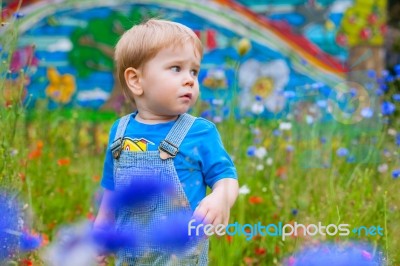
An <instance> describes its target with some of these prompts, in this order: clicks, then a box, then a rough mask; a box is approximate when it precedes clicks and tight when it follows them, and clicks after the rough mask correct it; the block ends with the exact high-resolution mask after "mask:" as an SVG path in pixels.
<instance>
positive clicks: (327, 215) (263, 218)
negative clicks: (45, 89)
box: [1, 108, 400, 265]
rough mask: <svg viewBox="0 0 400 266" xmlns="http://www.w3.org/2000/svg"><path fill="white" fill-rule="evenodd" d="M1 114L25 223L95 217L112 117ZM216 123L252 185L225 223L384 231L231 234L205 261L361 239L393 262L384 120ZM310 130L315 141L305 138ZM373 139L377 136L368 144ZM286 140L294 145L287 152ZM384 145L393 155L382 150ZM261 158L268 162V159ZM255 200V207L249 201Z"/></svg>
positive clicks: (269, 255)
mask: <svg viewBox="0 0 400 266" xmlns="http://www.w3.org/2000/svg"><path fill="white" fill-rule="evenodd" d="M1 112H2V113H1V116H2V121H17V122H16V123H15V125H16V126H15V130H12V129H9V130H10V131H6V133H7V134H6V135H3V138H2V141H3V142H2V143H3V146H2V147H3V153H2V154H1V156H3V171H2V176H1V183H2V185H3V186H5V185H6V186H8V187H14V188H16V189H18V190H19V191H20V194H21V197H22V198H23V199H24V202H26V203H27V204H28V205H29V207H31V208H32V218H31V220H30V223H31V224H32V227H33V228H34V229H35V230H37V231H38V232H40V233H43V234H46V235H48V237H49V238H50V240H51V239H53V237H54V236H55V233H56V232H57V229H58V228H59V227H60V226H62V225H66V224H71V223H73V222H77V221H81V220H82V219H87V217H88V216H91V215H92V214H94V213H95V204H94V194H95V192H96V191H97V190H98V189H99V181H98V180H99V177H100V176H101V174H102V163H103V159H104V152H105V147H106V143H107V137H108V130H109V128H110V126H111V124H112V123H113V121H114V119H115V118H116V116H115V115H110V114H104V115H103V114H102V113H99V112H96V113H95V114H93V112H91V111H87V110H74V111H65V110H61V109H60V110H52V111H47V110H44V109H43V110H39V111H34V112H35V114H30V112H31V111H29V110H27V111H20V115H19V118H18V119H16V116H15V110H13V109H12V108H5V109H1ZM93 116H95V119H94V120H93ZM5 123H6V122H5ZM300 126H301V127H300ZM218 127H219V129H220V133H221V136H222V138H223V140H224V143H225V145H226V148H227V149H228V151H229V152H230V154H231V155H232V157H233V158H234V161H235V164H236V167H237V170H238V174H239V178H240V185H241V186H244V185H246V186H247V187H248V188H249V189H250V193H249V194H246V195H240V196H239V198H238V200H237V202H236V204H235V206H234V208H233V209H232V215H231V222H232V223H234V222H238V223H240V224H246V223H248V224H256V223H258V222H261V223H262V224H264V225H267V224H270V223H273V224H277V223H278V222H282V223H283V224H285V223H290V222H297V223H302V224H305V225H307V224H311V223H312V224H318V222H321V223H322V224H324V225H328V224H331V223H332V224H340V223H345V224H350V225H351V226H350V228H353V227H355V226H357V227H358V226H362V225H363V226H367V227H370V226H378V225H379V226H381V227H383V228H384V236H383V237H380V236H360V237H359V236H356V235H354V234H350V236H348V237H344V236H335V237H331V236H326V237H321V236H314V237H302V236H299V237H289V238H287V239H286V240H285V241H282V239H281V238H280V237H277V236H275V237H274V236H265V237H254V238H253V239H251V240H250V241H247V240H246V238H245V236H234V237H233V238H232V239H231V240H230V241H228V239H227V238H226V237H221V238H217V237H212V239H211V249H210V250H211V251H210V261H211V263H210V265H246V264H249V265H275V264H276V265H279V264H280V263H281V262H282V260H283V258H286V257H288V256H290V255H292V254H293V253H294V252H295V251H297V250H299V249H300V248H301V247H302V246H304V245H306V244H310V243H316V242H321V241H326V240H327V241H340V242H346V241H368V242H370V243H371V244H372V245H375V246H376V247H377V248H379V249H380V250H381V251H382V252H383V253H384V254H385V256H386V257H387V260H388V261H390V262H391V264H390V265H396V264H397V263H399V262H400V255H398V252H397V247H398V246H399V240H398V237H397V236H398V235H399V233H400V229H399V225H398V223H397V221H399V220H400V217H399V216H400V215H399V212H398V208H399V206H398V205H399V202H400V201H399V194H398V191H399V180H395V179H393V178H392V177H391V169H395V168H396V167H398V165H399V159H398V154H393V153H394V152H396V151H397V147H396V146H395V144H394V142H393V138H392V137H390V136H387V133H386V132H387V126H385V127H383V126H382V128H381V129H380V131H379V132H378V133H379V134H378V135H377V134H376V133H377V132H374V134H369V135H368V134H365V132H366V129H365V128H363V127H361V125H360V127H361V129H360V130H359V131H358V133H357V130H355V127H356V126H355V125H353V130H351V131H349V132H347V131H346V130H347V129H348V128H346V126H342V125H338V124H325V125H322V126H308V125H294V123H293V126H292V129H291V130H289V131H282V132H281V135H279V136H275V135H274V134H273V131H274V130H275V129H277V128H278V127H279V121H263V120H261V119H256V120H254V119H248V120H244V121H242V122H240V123H239V122H233V121H224V122H222V123H220V124H218ZM255 127H257V128H258V129H259V132H260V133H259V135H257V136H255V135H254V134H253V133H252V132H254V128H255ZM299 127H300V128H299ZM307 127H308V128H307ZM302 131H305V132H308V133H309V134H307V136H308V137H307V138H300V137H299V134H300V133H301V132H302ZM10 132H15V133H14V141H9V140H7V139H8V138H6V136H9V134H11V133H10ZM311 132H314V134H315V135H314V137H310V136H311V134H312V133H311ZM350 133H351V134H350ZM327 134H330V135H331V137H329V140H328V141H327V142H325V143H324V144H323V143H321V142H320V141H319V139H320V137H322V136H327ZM315 138H317V140H315ZM371 138H374V139H375V141H374V143H373V144H371ZM354 140H357V143H356V142H355V141H354ZM5 143H10V145H5ZM288 145H291V147H292V149H293V150H292V151H287V146H288ZM324 145H325V146H326V145H328V146H329V147H327V148H326V147H324ZM250 146H256V147H265V148H266V150H267V155H266V156H265V157H264V158H256V157H254V156H248V155H247V150H248V148H249V147H250ZM339 147H347V148H348V149H349V151H350V153H352V152H354V153H356V152H357V151H358V150H359V147H363V150H362V151H361V153H362V155H364V156H363V157H359V158H357V160H356V161H355V162H351V163H349V162H346V159H345V158H343V157H339V156H337V154H336V150H337V148H339ZM383 148H386V149H388V150H389V151H390V152H391V153H392V156H390V157H388V156H383V155H382V151H383ZM12 150H18V154H17V156H14V157H10V156H9V155H7V154H10V152H11V151H12ZM38 151H40V152H38ZM305 151H307V152H305ZM358 152H359V151H358ZM368 153H371V154H372V155H368ZM375 153H376V154H375ZM323 157H326V158H328V159H321V158H323ZM268 158H271V159H272V163H271V162H270V164H268V163H267V159H268ZM371 158H373V160H372V159H371ZM370 159H371V160H370ZM313 160H314V161H315V160H316V161H317V162H318V164H313V162H312V161H313ZM323 163H326V165H325V166H324V165H323ZM384 163H386V164H388V168H389V170H388V171H387V172H385V173H379V172H378V171H377V168H378V165H380V164H384ZM21 177H22V179H21ZM254 198H257V199H258V203H257V202H256V203H252V202H254ZM256 201H257V200H256ZM293 210H296V211H297V213H294V212H293ZM263 250H264V251H265V252H264V251H263ZM26 256H30V257H31V258H33V259H34V260H35V261H36V262H35V264H34V265H41V262H40V260H39V259H38V256H37V253H33V254H28V255H26Z"/></svg>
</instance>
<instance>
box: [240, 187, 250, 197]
mask: <svg viewBox="0 0 400 266" xmlns="http://www.w3.org/2000/svg"><path fill="white" fill-rule="evenodd" d="M249 193H250V189H249V187H248V186H247V185H243V186H241V187H240V188H239V194H240V195H247V194H249Z"/></svg>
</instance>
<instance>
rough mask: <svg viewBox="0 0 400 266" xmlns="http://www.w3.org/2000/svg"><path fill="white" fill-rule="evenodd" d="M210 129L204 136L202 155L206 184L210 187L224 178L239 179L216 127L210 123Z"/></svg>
mask: <svg viewBox="0 0 400 266" xmlns="http://www.w3.org/2000/svg"><path fill="white" fill-rule="evenodd" d="M209 125H210V126H209V129H208V130H207V131H206V134H204V141H202V142H201V143H205V145H203V147H202V150H201V153H202V156H201V157H202V159H201V161H202V172H203V176H204V180H205V183H206V184H207V186H209V187H211V188H212V187H213V186H214V184H215V183H216V182H217V181H219V180H221V179H224V178H234V179H237V172H236V168H235V166H234V164H233V161H232V159H231V158H230V156H229V154H228V152H227V151H226V150H225V148H224V145H223V143H222V140H221V136H220V134H219V132H218V130H217V128H216V126H215V125H214V124H213V123H211V122H209Z"/></svg>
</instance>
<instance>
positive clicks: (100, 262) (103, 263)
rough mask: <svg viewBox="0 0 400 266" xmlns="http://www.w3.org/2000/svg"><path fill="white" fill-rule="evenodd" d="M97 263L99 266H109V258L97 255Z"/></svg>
mask: <svg viewBox="0 0 400 266" xmlns="http://www.w3.org/2000/svg"><path fill="white" fill-rule="evenodd" d="M96 262H97V265H98V266H107V257H106V256H105V255H97V257H96Z"/></svg>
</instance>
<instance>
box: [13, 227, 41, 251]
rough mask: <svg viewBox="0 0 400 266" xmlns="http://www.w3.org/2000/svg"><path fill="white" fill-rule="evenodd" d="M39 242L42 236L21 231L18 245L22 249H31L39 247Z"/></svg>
mask: <svg viewBox="0 0 400 266" xmlns="http://www.w3.org/2000/svg"><path fill="white" fill-rule="evenodd" d="M41 244H42V237H41V236H40V235H34V234H29V233H28V232H23V233H22V235H21V237H20V243H19V247H20V249H21V250H22V251H32V250H35V249H37V248H39V247H40V245H41Z"/></svg>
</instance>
